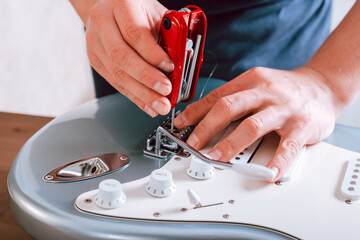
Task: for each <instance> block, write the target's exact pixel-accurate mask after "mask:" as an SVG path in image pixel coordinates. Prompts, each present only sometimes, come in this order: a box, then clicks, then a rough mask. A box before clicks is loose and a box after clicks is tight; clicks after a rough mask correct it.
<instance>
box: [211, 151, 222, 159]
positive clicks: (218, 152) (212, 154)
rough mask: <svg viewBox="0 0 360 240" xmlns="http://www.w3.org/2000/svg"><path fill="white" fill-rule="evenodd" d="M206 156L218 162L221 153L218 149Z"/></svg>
mask: <svg viewBox="0 0 360 240" xmlns="http://www.w3.org/2000/svg"><path fill="white" fill-rule="evenodd" d="M208 154H209V155H210V157H211V158H212V159H214V160H220V158H221V157H222V152H221V151H220V150H219V149H214V150H212V151H211V152H209V153H208Z"/></svg>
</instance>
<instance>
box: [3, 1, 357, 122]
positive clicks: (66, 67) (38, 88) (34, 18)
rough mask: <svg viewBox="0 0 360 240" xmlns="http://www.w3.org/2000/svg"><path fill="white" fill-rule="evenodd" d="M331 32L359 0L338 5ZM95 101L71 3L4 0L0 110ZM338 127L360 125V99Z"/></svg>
mask: <svg viewBox="0 0 360 240" xmlns="http://www.w3.org/2000/svg"><path fill="white" fill-rule="evenodd" d="M333 2H334V4H333V19H332V29H334V28H335V27H336V26H337V25H338V24H339V22H340V21H341V20H342V18H343V17H344V15H345V14H346V13H347V12H348V10H349V9H350V8H351V6H352V5H353V4H354V2H355V0H334V1H333ZM93 98H95V93H94V86H93V81H92V75H91V70H90V65H89V61H88V59H87V56H86V47H85V34H84V27H83V24H82V22H81V20H80V18H79V17H78V15H77V14H76V12H75V10H74V9H73V8H72V6H71V4H70V3H69V2H68V1H67V0H52V1H49V0H31V1H29V0H27V1H26V0H0V111H3V112H14V113H24V114H31V115H43V116H57V115H59V114H62V113H64V112H66V111H68V110H70V109H72V108H73V107H75V106H77V105H79V104H81V103H84V102H86V101H89V100H91V99H93ZM338 122H339V123H342V124H345V125H352V126H358V127H360V100H359V99H358V100H357V101H356V102H355V103H354V104H353V106H352V107H351V108H350V109H349V110H348V111H347V112H345V113H344V114H343V116H341V117H340V119H339V120H338Z"/></svg>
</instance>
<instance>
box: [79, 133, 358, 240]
mask: <svg viewBox="0 0 360 240" xmlns="http://www.w3.org/2000/svg"><path fill="white" fill-rule="evenodd" d="M277 143H278V137H277V136H276V135H275V134H270V135H267V136H265V137H264V139H263V142H262V144H261V146H260V147H259V149H258V151H257V152H256V154H255V156H254V158H253V160H252V163H259V164H262V165H265V164H266V163H267V162H268V161H269V160H270V159H271V157H272V156H273V153H274V151H275V149H276V146H277ZM205 152H206V149H205ZM359 156H360V154H359V153H355V152H351V151H348V150H345V149H341V148H338V147H335V146H332V145H329V144H326V143H323V142H321V143H319V144H316V145H313V146H310V147H308V149H307V151H306V153H305V155H304V156H303V159H302V161H301V163H300V166H299V168H298V170H297V173H296V176H295V177H293V178H292V180H291V181H290V182H287V183H284V184H283V185H281V186H278V185H275V184H273V183H267V182H264V181H258V180H254V179H250V178H248V177H246V176H243V175H240V174H237V173H236V172H234V171H233V170H231V169H224V170H216V174H215V176H214V177H212V178H211V179H209V180H195V179H192V178H190V177H189V176H188V175H187V174H186V172H185V170H186V168H187V167H188V166H189V161H190V158H188V159H186V158H182V159H181V160H180V161H178V160H175V159H174V158H172V159H171V160H169V162H168V163H167V164H166V165H164V166H163V168H165V169H168V170H169V171H171V172H172V175H173V180H174V182H175V184H176V187H177V189H176V192H175V193H174V194H173V195H171V196H170V197H167V198H156V197H152V196H150V195H149V194H148V193H147V192H146V191H145V188H144V186H145V184H146V183H147V182H148V180H149V177H145V178H142V179H138V180H136V181H133V182H128V183H125V184H123V185H122V187H123V190H124V192H125V193H126V195H127V201H126V203H125V204H124V205H123V206H121V207H119V208H117V209H112V210H108V209H103V208H100V207H98V206H97V205H96V204H95V203H94V201H92V202H90V203H89V201H85V200H86V199H92V197H93V196H94V195H95V194H96V192H97V190H92V191H89V192H86V193H83V194H81V195H80V196H79V197H78V198H77V199H76V201H75V205H76V206H77V208H78V209H80V210H82V211H84V212H86V213H90V214H96V215H101V216H106V217H114V218H130V219H148V220H168V221H206V222H209V221H210V222H226V223H246V224H252V225H257V226H263V227H267V228H272V229H276V230H279V231H282V232H286V233H288V234H290V235H293V236H295V237H298V238H302V239H359V235H360V229H359V227H358V225H359V223H360V205H359V203H357V202H354V203H353V204H351V205H349V204H346V203H345V202H344V200H345V199H344V198H343V197H341V194H340V186H341V184H342V181H343V177H344V173H345V169H346V165H347V162H348V161H349V160H351V159H354V158H357V157H359ZM109 178H111V177H109ZM187 189H193V190H194V191H195V192H196V193H197V194H198V195H199V196H200V198H201V203H202V204H203V205H206V204H212V203H218V202H223V203H224V204H221V205H217V206H213V207H206V208H199V209H192V208H193V206H192V205H191V204H190V202H189V200H188V196H187ZM229 200H234V203H233V204H231V203H229ZM182 208H187V211H185V212H183V211H180V209H182ZM154 213H159V214H158V215H156V214H155V215H156V216H154ZM226 214H227V215H228V218H224V215H225V216H226Z"/></svg>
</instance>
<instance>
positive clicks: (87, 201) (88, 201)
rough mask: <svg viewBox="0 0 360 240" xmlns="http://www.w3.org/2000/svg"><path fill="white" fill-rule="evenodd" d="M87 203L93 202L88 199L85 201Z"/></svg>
mask: <svg viewBox="0 0 360 240" xmlns="http://www.w3.org/2000/svg"><path fill="white" fill-rule="evenodd" d="M84 202H85V203H92V200H91V199H90V198H87V199H85V200H84Z"/></svg>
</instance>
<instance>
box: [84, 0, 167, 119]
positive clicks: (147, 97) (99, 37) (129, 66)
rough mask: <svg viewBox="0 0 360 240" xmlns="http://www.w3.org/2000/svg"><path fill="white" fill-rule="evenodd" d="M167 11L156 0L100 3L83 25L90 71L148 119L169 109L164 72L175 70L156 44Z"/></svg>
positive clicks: (105, 1)
mask: <svg viewBox="0 0 360 240" xmlns="http://www.w3.org/2000/svg"><path fill="white" fill-rule="evenodd" d="M166 10H167V9H166V8H165V7H164V6H162V5H161V4H160V3H159V2H157V1H155V0H137V1H133V0H99V1H98V2H97V3H96V4H95V5H94V6H93V7H92V8H91V9H90V11H89V17H88V20H87V23H86V42H87V54H88V56H89V60H90V63H91V65H92V66H93V67H94V69H95V70H96V71H97V72H98V73H99V74H100V75H102V76H103V77H104V78H105V79H106V80H107V81H108V82H109V83H110V84H111V85H112V86H113V87H114V88H116V89H117V90H118V91H119V92H120V93H122V94H123V95H125V96H126V97H127V98H129V99H130V100H131V101H132V102H134V103H135V104H136V105H137V106H138V107H139V108H141V109H142V110H143V111H145V112H146V113H147V114H149V115H150V116H151V117H156V116H157V115H158V114H161V115H165V114H167V113H168V112H169V111H170V108H171V105H170V101H169V100H168V99H167V98H166V96H167V95H169V94H170V92H171V87H172V86H171V82H170V81H169V79H168V78H167V77H166V76H165V74H164V73H163V72H172V71H173V69H174V65H173V62H172V60H171V58H170V57H169V56H168V55H167V54H166V53H165V52H164V50H163V49H162V48H161V47H160V45H159V44H158V42H157V40H158V34H159V29H160V24H161V18H162V16H163V14H164V13H165V11H166ZM162 71H163V72H162Z"/></svg>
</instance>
